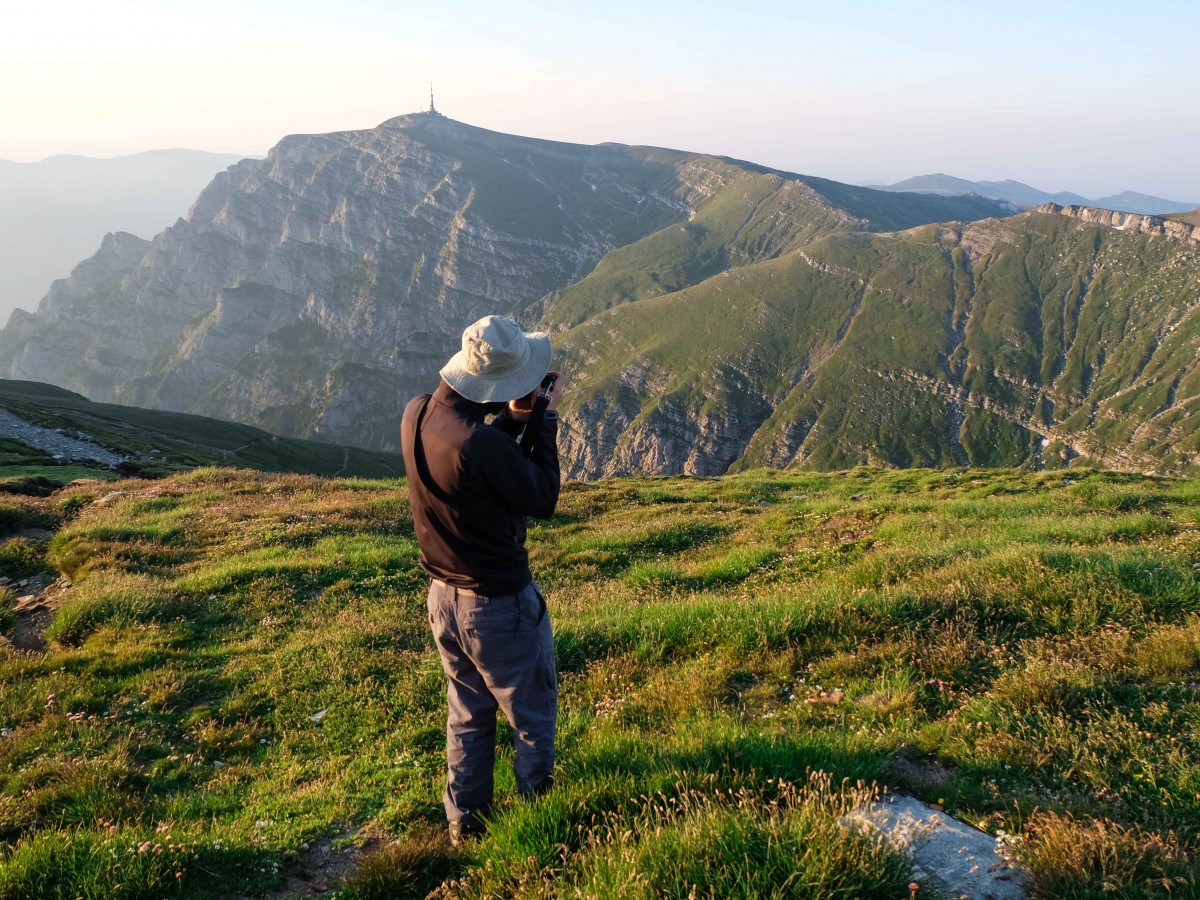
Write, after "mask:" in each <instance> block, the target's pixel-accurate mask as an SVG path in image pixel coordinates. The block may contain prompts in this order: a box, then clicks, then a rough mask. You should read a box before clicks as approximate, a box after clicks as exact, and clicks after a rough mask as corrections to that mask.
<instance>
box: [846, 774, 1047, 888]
mask: <svg viewBox="0 0 1200 900" xmlns="http://www.w3.org/2000/svg"><path fill="white" fill-rule="evenodd" d="M842 821H843V823H844V824H846V825H847V826H848V827H851V828H857V829H861V830H864V831H866V832H868V833H873V834H879V835H880V836H881V837H882V839H883V840H885V841H887V843H888V844H889V845H891V846H892V847H894V848H895V849H897V850H900V851H903V852H907V853H910V854H911V855H912V857H913V860H914V862H915V863H916V868H915V870H914V877H915V878H916V879H917V883H918V884H931V885H932V887H933V888H934V889H935V890H937V891H939V892H941V893H942V894H944V895H945V896H947V897H953V898H955V900H959V898H964V900H1022V898H1024V897H1026V896H1028V888H1029V883H1030V878H1029V873H1028V871H1027V870H1026V869H1025V868H1024V867H1023V866H1022V865H1021V864H1020V862H1018V861H1017V859H1016V857H1015V855H1014V854H1013V853H1012V850H1011V848H1010V847H1009V846H1008V845H1007V844H1006V843H1005V842H1004V840H1003V839H1002V838H1000V839H997V838H994V837H992V836H991V835H990V834H987V833H986V832H984V831H980V830H979V829H978V828H973V827H971V826H970V825H967V824H966V823H965V822H960V821H959V820H957V819H955V818H954V817H953V816H949V815H947V814H946V813H945V812H943V811H942V810H940V809H935V808H933V807H931V806H928V805H926V804H924V803H922V802H921V801H920V800H917V799H916V798H915V797H906V796H904V795H903V794H894V793H889V794H886V795H884V797H883V799H881V800H878V801H875V802H873V803H871V804H868V805H865V806H863V807H860V808H859V809H856V810H854V811H853V812H851V813H849V814H848V815H846V816H844V817H843V819H842Z"/></svg>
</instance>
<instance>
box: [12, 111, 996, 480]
mask: <svg viewBox="0 0 1200 900" xmlns="http://www.w3.org/2000/svg"><path fill="white" fill-rule="evenodd" d="M998 211H1000V208H999V207H998V206H997V205H996V204H994V203H991V202H990V201H984V200H982V199H980V198H937V197H924V196H917V195H901V194H886V193H880V192H878V191H871V190H868V189H864V188H855V187H851V186H848V185H839V184H837V183H835V182H828V181H824V180H821V179H813V178H804V177H802V176H796V175H790V174H787V173H781V172H775V171H773V170H768V169H763V168H761V167H758V166H753V165H751V164H748V163H741V162H737V161H734V160H727V159H720V158H716V157H711V156H705V155H701V154H689V153H681V152H678V151H672V150H662V149H656V148H646V147H626V146H622V145H616V144H604V145H599V146H592V147H589V146H579V145H572V144H563V143H556V142H552V141H541V140H533V139H529V138H522V137H515V136H512V135H504V134H498V133H496V132H490V131H486V130H483V129H479V128H474V127H471V126H468V125H464V124H462V123H459V122H454V121H452V120H449V119H446V118H445V117H443V116H440V115H436V114H417V115H411V116H402V117H399V118H396V119H392V120H389V121H387V122H384V123H383V124H382V125H380V126H379V127H378V128H375V129H372V130H369V131H357V132H342V133H336V134H324V135H293V136H291V137H288V138H285V139H284V140H282V141H281V142H280V143H279V144H278V145H277V146H276V147H275V148H274V149H273V150H272V151H271V153H270V155H269V156H268V157H267V158H266V159H265V160H257V161H256V160H245V161H243V162H241V163H239V164H238V165H236V166H233V167H232V168H230V169H229V170H228V171H226V172H223V173H221V174H220V175H218V176H217V177H216V178H215V179H214V180H213V182H212V183H211V184H210V185H209V187H208V188H207V189H205V191H204V192H203V193H202V194H201V195H200V197H199V199H198V200H197V201H196V203H195V205H194V206H193V208H192V210H191V212H190V213H189V215H188V217H187V219H185V220H180V221H179V222H177V223H176V224H175V225H174V226H172V227H171V228H169V229H167V230H166V231H164V232H163V233H162V234H160V235H158V236H157V237H156V238H155V239H154V240H153V241H152V242H151V243H150V244H149V245H146V246H141V247H138V246H134V245H127V244H126V243H125V242H124V239H117V240H118V242H121V247H120V252H118V251H117V249H114V247H113V246H110V243H111V242H106V245H105V247H104V248H102V249H101V251H100V253H99V254H97V257H96V258H95V259H93V260H91V261H89V262H88V263H86V264H85V265H83V266H81V267H80V268H79V269H77V270H76V272H75V274H73V275H72V277H71V278H70V279H68V280H66V281H65V282H63V283H59V284H57V285H56V286H55V289H54V291H53V292H52V294H51V296H50V297H49V298H47V300H46V302H45V303H43V305H42V307H41V308H40V309H39V310H38V312H37V313H36V315H34V316H28V317H23V318H22V319H21V320H20V321H18V322H16V323H14V326H13V327H12V328H10V329H8V330H6V331H5V332H3V333H0V373H4V374H7V375H9V376H11V377H14V378H24V379H33V380H38V381H45V382H50V383H54V384H59V385H62V386H64V387H69V388H71V389H73V390H77V391H80V392H82V393H85V394H87V395H88V396H90V397H92V398H93V399H97V400H108V401H116V402H121V403H128V404H134V405H141V406H149V407H157V408H167V409H173V410H179V411H188V412H196V413H201V414H204V415H209V416H216V417H222V418H227V419H233V420H236V421H242V422H247V423H251V424H254V425H258V426H261V427H265V428H267V429H270V430H272V431H275V432H278V433H281V434H284V435H293V436H303V437H313V436H316V437H323V438H326V439H328V440H336V441H340V442H346V443H353V444H357V445H360V446H366V447H372V448H389V447H394V446H395V444H396V440H397V431H396V422H397V418H398V415H399V412H400V410H401V409H402V408H403V405H404V403H405V402H406V401H407V400H408V398H409V397H411V396H413V395H414V394H416V393H418V392H419V391H422V390H425V389H428V388H429V387H431V386H432V385H433V384H434V383H436V373H437V370H438V368H439V367H440V365H441V364H442V363H443V362H444V361H445V359H446V358H447V357H448V356H449V355H450V354H451V353H452V352H453V351H454V350H456V349H457V343H458V335H459V334H460V332H461V330H462V328H463V326H464V325H466V324H467V323H469V322H471V321H473V320H474V319H476V318H478V317H479V316H480V315H483V314H485V313H489V312H512V313H513V314H517V315H521V316H523V317H524V319H525V320H526V321H530V322H532V321H534V320H536V319H537V318H538V317H539V316H541V315H543V314H545V324H546V325H547V327H550V328H553V329H555V330H558V329H560V328H563V327H566V326H567V325H570V324H574V323H575V322H577V321H581V320H582V318H587V317H589V316H592V315H595V314H596V313H597V312H599V311H601V310H603V309H606V308H608V307H610V306H612V305H614V304H620V303H623V302H627V301H631V300H637V299H640V298H642V297H645V296H650V295H655V294H662V293H670V292H675V291H678V290H680V289H682V288H684V287H687V286H689V285H694V284H697V283H699V282H700V281H702V280H704V279H705V278H708V277H710V276H712V275H713V274H715V273H717V272H720V271H728V270H732V269H736V268H738V267H741V266H746V265H750V264H752V263H754V262H757V261H760V260H764V259H771V258H773V257H776V256H778V255H780V254H782V253H785V252H787V251H788V250H790V249H793V248H795V247H797V246H800V245H802V244H804V243H806V242H808V241H811V240H814V239H816V238H818V237H821V236H822V235H825V234H829V233H833V232H837V231H845V230H849V229H867V230H873V229H874V230H878V229H881V228H896V227H909V226H911V225H915V224H918V223H923V222H930V221H940V220H944V219H947V218H965V219H975V218H980V217H981V216H986V215H994V214H996V213H997V212H998ZM139 251H140V252H139ZM572 285H577V286H581V287H580V288H579V290H573V289H571V286H572ZM572 310H574V312H572ZM579 317H581V318H579ZM682 409H683V407H682V406H679V405H678V404H676V405H672V403H671V402H670V401H669V400H668V401H664V403H663V404H661V409H660V410H659V411H658V412H657V413H656V416H655V417H654V418H653V419H652V423H653V424H654V425H655V426H656V427H661V428H662V429H664V432H663V433H666V432H668V431H671V430H672V429H674V427H675V426H674V424H672V423H674V422H676V421H677V420H679V417H680V416H681V415H682ZM721 415H722V414H721V413H720V411H719V410H717V409H716V408H715V407H714V410H713V412H712V416H714V417H715V418H712V419H711V421H712V423H713V426H714V427H717V423H718V420H719V419H720V417H721ZM706 421H707V420H706ZM746 427H748V426H746V425H743V424H739V423H726V424H722V425H720V428H718V430H719V431H721V433H726V434H731V435H732V434H740V433H741V431H742V430H744V429H745V428H746ZM689 433H690V432H689ZM679 440H680V441H681V442H683V443H680V445H679V449H677V450H676V449H673V450H671V451H670V452H669V453H666V454H665V455H663V456H662V457H661V459H659V458H657V457H656V459H658V462H656V463H655V465H659V464H661V465H668V464H669V460H670V459H673V458H674V457H675V456H676V455H677V454H679V453H682V454H684V456H685V457H689V458H690V457H691V455H692V454H693V451H692V450H691V449H687V448H684V446H683V444H684V443H687V442H688V441H689V440H690V438H688V437H687V433H685V434H683V435H682V436H681V437H680V439H679ZM731 441H733V443H731ZM736 444H737V441H734V440H733V439H732V438H721V439H714V443H713V445H712V448H711V451H709V450H700V451H696V453H695V459H696V462H695V465H696V466H698V467H701V468H706V469H707V468H714V467H715V468H720V467H723V466H726V465H728V463H729V462H730V461H731V460H732V459H733V456H732V455H731V453H733V449H732V448H733V447H734V446H735V445H736ZM701 445H704V441H703V440H702V441H701ZM639 452H640V451H638V450H637V448H636V446H635V447H632V448H631V449H630V453H631V454H633V456H631V457H630V459H631V460H633V459H637V458H639V457H638V453H639ZM631 464H632V463H631Z"/></svg>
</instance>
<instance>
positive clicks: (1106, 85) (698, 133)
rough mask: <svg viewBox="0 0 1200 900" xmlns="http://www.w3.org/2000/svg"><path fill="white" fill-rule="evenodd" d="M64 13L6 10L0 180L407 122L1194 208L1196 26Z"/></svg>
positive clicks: (1031, 16)
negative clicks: (423, 117) (116, 159)
mask: <svg viewBox="0 0 1200 900" xmlns="http://www.w3.org/2000/svg"><path fill="white" fill-rule="evenodd" d="M987 6H988V7H989V8H981V7H980V6H966V5H963V4H958V3H943V2H920V3H913V4H895V3H886V2H853V0H851V2H844V3H840V4H828V3H808V2H794V3H788V2H782V0H763V2H761V3H760V4H758V5H756V6H749V5H746V6H737V5H730V4H718V3H713V2H708V0H702V2H688V3H682V2H657V3H653V2H652V3H646V4H641V5H639V4H635V3H632V2H611V3H592V4H586V5H568V4H561V3H550V2H513V3H507V4H495V3H487V2H482V0H464V2H458V3H455V4H454V5H453V6H450V5H447V4H437V3H421V4H417V3H410V2H406V0H402V2H393V3H386V2H383V0H345V2H339V3H337V4H333V3H328V2H317V0H298V2H292V3H283V2H276V0H263V2H253V0H250V2H244V3H235V2H229V0H212V2H203V3H201V2H185V0H163V2H154V3H151V2H139V0H108V2H105V3H103V4H93V3H84V2H80V0H63V2H58V3H54V4H41V5H36V6H21V7H17V8H14V9H12V10H9V11H8V13H7V15H6V28H5V30H4V33H3V35H0V77H2V78H3V82H4V83H5V84H6V85H8V86H10V89H9V90H6V91H5V92H3V94H2V95H0V117H2V120H3V122H4V123H5V124H4V127H3V129H0V159H8V160H14V161H21V162H24V161H33V160H38V159H42V158H44V157H46V156H52V155H57V154H63V153H72V154H79V155H85V156H98V157H110V156H118V155H124V154H128V153H136V152H140V151H144V150H151V149H159V148H168V147H187V148H192V149H198V150H209V151H222V152H237V153H243V154H247V155H262V154H265V153H266V152H267V150H268V149H269V148H270V147H271V146H272V145H273V144H275V143H276V142H277V141H278V140H279V139H280V138H281V137H282V136H284V135H285V134H292V133H306V132H307V133H312V132H325V131H339V130H350V129H362V128H371V127H373V126H375V125H377V124H378V123H379V122H381V121H383V120H384V119H387V118H390V117H392V116H395V115H400V114H402V113H406V112H413V111H417V110H420V109H423V108H425V107H426V106H427V105H428V86H429V83H430V82H431V81H432V82H433V83H434V87H435V91H436V95H437V104H438V107H439V109H440V110H441V111H442V112H444V113H446V114H447V115H449V116H450V117H452V118H455V119H459V120H461V121H464V122H469V123H471V124H474V125H479V126H482V127H485V128H491V129H495V130H497V131H504V132H509V133H514V134H525V135H529V136H533V137H540V138H548V139H553V140H562V141H573V142H579V143H599V142H603V141H618V142H622V143H629V144H654V145H659V146H666V147H674V148H677V149H681V150H691V151H702V152H710V153H716V154H721V155H725V156H733V157H738V158H742V159H747V160H750V161H753V162H756V163H760V164H764V165H769V166H773V167H776V168H779V169H785V170H789V171H794V172H801V173H805V174H811V175H818V176H822V177H826V178H833V179H836V180H840V181H848V182H853V183H864V182H881V183H891V182H894V181H898V180H900V179H903V178H906V177H909V176H913V175H920V174H927V173H933V172H946V173H949V174H952V175H957V176H959V177H963V178H970V179H976V180H981V179H987V180H999V179H1005V178H1012V179H1016V180H1019V181H1024V182H1027V183H1029V184H1032V185H1034V186H1035V187H1038V188H1040V189H1043V190H1047V191H1059V190H1070V191H1076V192H1078V193H1082V194H1085V195H1087V196H1090V197H1099V196H1103V195H1105V194H1112V193H1116V192H1119V191H1122V190H1135V191H1140V192H1143V193H1148V194H1156V195H1159V196H1163V197H1167V198H1170V199H1175V200H1182V201H1196V202H1200V166H1198V165H1197V164H1196V147H1197V146H1198V145H1200V71H1197V69H1196V67H1195V66H1194V64H1193V62H1194V54H1195V49H1196V47H1195V42H1196V36H1197V35H1198V34H1200V5H1197V4H1193V3H1184V2H1170V0H1151V2H1145V3H1141V4H1125V3H1115V2H1107V0H1102V2H1093V3H1082V2H1070V3H1068V2H1053V0H1049V2H1041V3H1031V2H1025V0H1017V2H1013V3H1009V4H1005V5H1004V6H1003V8H1002V9H1000V8H990V7H991V6H992V5H990V4H989V5H987Z"/></svg>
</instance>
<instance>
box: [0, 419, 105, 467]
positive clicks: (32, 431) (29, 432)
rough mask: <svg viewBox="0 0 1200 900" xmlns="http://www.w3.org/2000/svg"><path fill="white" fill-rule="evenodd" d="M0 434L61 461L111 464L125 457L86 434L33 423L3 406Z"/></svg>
mask: <svg viewBox="0 0 1200 900" xmlns="http://www.w3.org/2000/svg"><path fill="white" fill-rule="evenodd" d="M0 436H3V437H8V438H12V439H13V440H17V441H20V442H21V443H23V444H27V445H28V446H30V447H36V448H37V449H38V450H43V451H45V452H46V453H49V454H50V455H51V456H52V457H53V458H54V459H55V460H58V461H60V462H66V461H70V460H79V461H89V462H95V463H100V464H101V465H105V466H112V465H117V464H118V463H121V462H123V461H124V460H125V459H126V457H125V456H123V455H121V454H119V453H114V452H113V451H111V450H109V449H107V448H105V447H102V446H101V445H100V444H97V443H96V442H95V441H93V440H92V439H91V438H89V437H88V436H87V435H82V434H78V433H76V434H68V433H65V432H63V431H61V430H59V429H56V428H46V427H44V426H42V425H35V424H34V423H33V422H26V421H25V420H24V419H22V418H20V417H19V416H15V415H13V414H12V413H10V412H9V411H8V410H5V409H0Z"/></svg>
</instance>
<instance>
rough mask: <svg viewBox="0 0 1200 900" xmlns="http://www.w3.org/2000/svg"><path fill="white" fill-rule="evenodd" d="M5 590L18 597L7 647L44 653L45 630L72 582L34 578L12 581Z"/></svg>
mask: <svg viewBox="0 0 1200 900" xmlns="http://www.w3.org/2000/svg"><path fill="white" fill-rule="evenodd" d="M8 588H9V589H10V590H15V591H16V593H17V602H16V606H15V607H14V608H13V612H14V613H15V614H16V617H17V622H16V625H14V626H13V629H12V633H11V634H10V635H9V638H8V640H9V643H11V644H12V645H13V647H15V648H16V649H18V650H26V651H31V652H34V653H41V652H43V651H44V650H45V649H46V638H45V633H46V628H47V626H49V624H50V620H51V619H53V618H54V612H55V610H57V609H58V606H59V604H60V603H61V602H62V598H63V597H64V596H65V595H66V593H67V592H68V591H69V590H70V589H71V582H70V581H68V580H67V579H65V578H59V579H57V580H56V581H51V579H50V576H48V575H36V576H34V577H32V578H24V579H22V580H20V581H15V582H13V583H12V584H9V585H8Z"/></svg>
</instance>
